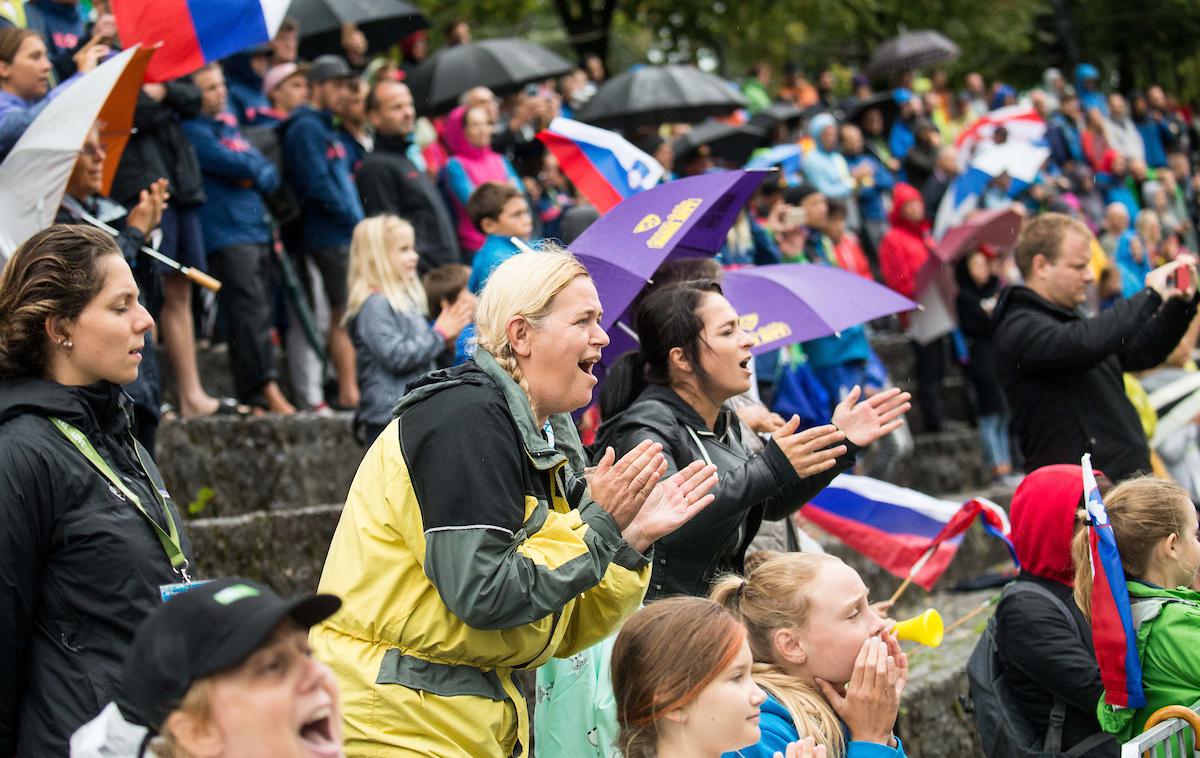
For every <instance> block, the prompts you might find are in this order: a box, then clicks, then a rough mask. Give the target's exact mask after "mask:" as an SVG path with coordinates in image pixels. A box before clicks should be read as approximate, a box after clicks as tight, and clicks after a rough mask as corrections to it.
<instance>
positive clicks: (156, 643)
mask: <svg viewBox="0 0 1200 758" xmlns="http://www.w3.org/2000/svg"><path fill="white" fill-rule="evenodd" d="M341 605H342V601H341V599H340V598H338V597H337V596H336V595H304V596H301V597H298V598H293V599H291V600H285V599H283V598H281V597H280V596H279V595H278V594H276V593H275V592H274V591H273V590H271V589H270V588H269V587H266V586H264V585H262V584H259V583H258V582H254V581H251V580H249V579H243V578H241V577H227V578H224V579H215V580H213V581H210V582H205V583H204V584H201V585H199V586H197V587H195V588H194V589H189V590H188V591H187V592H183V593H180V594H177V595H175V596H173V597H172V598H171V599H170V600H168V601H167V602H166V604H165V605H163V606H161V607H160V608H158V609H156V610H155V611H154V612H153V613H151V614H150V615H149V616H148V617H147V618H146V620H145V621H143V622H142V625H141V626H140V627H138V630H137V633H136V634H135V635H134V638H133V645H132V646H131V647H130V649H129V653H128V654H127V655H126V658H125V668H124V671H123V673H122V676H121V682H120V684H119V685H118V687H117V694H116V697H115V700H116V702H117V705H118V707H120V709H121V713H122V715H124V716H125V718H126V720H127V721H130V722H133V723H136V724H140V725H142V726H144V727H147V728H148V729H150V730H151V731H154V732H158V731H159V730H160V729H161V728H162V725H163V722H164V721H166V719H167V716H168V715H170V713H171V712H172V711H173V710H175V709H176V708H177V707H178V706H179V703H180V701H182V700H183V696H184V695H186V694H187V691H188V689H189V688H190V687H191V686H192V683H193V682H194V681H196V680H197V679H201V678H203V677H206V676H209V675H211V674H215V673H217V672H220V671H224V670H226V669H229V668H233V667H234V666H237V665H239V664H240V663H242V662H243V661H244V660H246V659H247V658H248V657H250V655H251V654H252V653H253V652H254V651H256V650H258V649H259V648H260V647H262V645H263V643H265V642H266V641H267V640H268V639H269V638H270V636H271V634H272V633H273V632H274V631H275V629H276V627H278V626H279V624H280V623H281V622H283V621H284V620H285V619H288V618H290V619H292V620H293V621H295V622H296V623H297V624H299V625H300V626H301V627H303V628H306V629H307V628H308V627H310V626H312V625H314V624H317V623H320V622H321V621H324V620H325V619H327V618H329V617H330V616H332V615H333V614H334V613H336V612H337V609H338V608H340V607H341Z"/></svg>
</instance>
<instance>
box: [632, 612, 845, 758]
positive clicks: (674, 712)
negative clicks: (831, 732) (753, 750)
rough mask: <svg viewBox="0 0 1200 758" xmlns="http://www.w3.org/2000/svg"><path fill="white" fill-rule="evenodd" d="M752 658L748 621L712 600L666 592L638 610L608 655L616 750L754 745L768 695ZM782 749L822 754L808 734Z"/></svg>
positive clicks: (642, 755) (654, 757)
mask: <svg viewBox="0 0 1200 758" xmlns="http://www.w3.org/2000/svg"><path fill="white" fill-rule="evenodd" d="M697 630H704V631H703V633H697ZM752 663H753V659H752V657H751V653H750V646H749V645H748V644H747V640H746V628H745V627H744V626H742V625H741V624H740V623H739V622H738V620H737V619H735V618H734V617H733V615H732V614H730V613H729V612H728V611H727V610H725V609H724V608H722V607H721V606H720V605H718V604H717V603H714V602H712V601H711V600H705V599H704V598H695V597H674V598H668V599H667V600H661V601H659V602H657V603H654V604H653V605H649V606H647V607H645V608H643V609H642V610H640V611H638V612H637V613H635V614H634V615H633V616H632V617H631V618H630V619H629V621H628V622H627V623H626V624H625V626H624V627H623V628H622V629H621V633H620V634H619V635H617V640H616V644H615V645H614V646H613V654H612V682H613V694H614V695H615V696H616V701H617V721H618V723H619V725H620V732H619V733H618V736H617V743H618V746H619V748H620V750H621V754H622V755H624V756H625V758H672V757H673V756H688V757H689V758H695V757H696V756H713V758H716V756H719V755H721V754H722V753H723V752H727V751H736V750H737V749H738V748H740V747H744V746H745V745H752V744H754V742H755V741H757V740H758V736H759V725H758V722H759V706H760V705H761V704H762V702H763V700H764V699H765V698H766V696H765V695H764V694H763V691H762V690H761V689H760V688H759V687H758V685H757V684H755V682H754V679H753V678H752V677H751V665H752ZM785 749H786V750H787V755H788V758H793V756H794V757H795V758H800V757H801V756H807V757H808V758H818V757H819V758H824V755H825V750H824V748H814V746H813V744H812V741H811V740H810V741H808V742H805V743H797V744H794V745H789V746H787V747H786V748H785Z"/></svg>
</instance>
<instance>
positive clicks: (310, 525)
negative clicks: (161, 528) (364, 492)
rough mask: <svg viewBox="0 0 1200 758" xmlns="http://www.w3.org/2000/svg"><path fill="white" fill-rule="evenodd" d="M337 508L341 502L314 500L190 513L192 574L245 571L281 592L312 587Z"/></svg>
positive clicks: (205, 575) (208, 575)
mask: <svg viewBox="0 0 1200 758" xmlns="http://www.w3.org/2000/svg"><path fill="white" fill-rule="evenodd" d="M341 513H342V506H341V505H318V506H312V507H308V508H298V509H293V510H277V511H260V512H258V513H250V514H246V515H241V516H223V517H217V518H200V519H193V520H191V521H190V522H189V523H188V524H187V525H186V528H187V533H188V538H189V539H191V541H192V552H193V553H194V554H195V555H196V558H197V560H196V571H195V575H196V576H197V577H199V578H211V577H217V576H245V577H248V578H250V579H257V580H259V581H262V582H264V583H265V584H267V585H269V586H271V587H273V588H274V589H275V590H277V591H278V592H280V593H282V594H284V595H294V594H299V593H302V592H312V591H314V590H315V589H316V588H317V584H318V582H319V581H320V579H321V569H322V568H323V567H324V565H325V556H326V554H327V553H328V552H329V543H330V542H331V541H332V540H333V532H334V530H335V529H336V528H337V524H338V518H339V517H340V516H341Z"/></svg>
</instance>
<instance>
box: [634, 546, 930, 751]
mask: <svg viewBox="0 0 1200 758" xmlns="http://www.w3.org/2000/svg"><path fill="white" fill-rule="evenodd" d="M712 598H713V600H715V601H717V602H718V603H720V604H721V605H723V606H725V607H726V608H727V609H729V611H730V612H731V613H732V614H733V615H734V616H736V617H738V618H740V619H741V621H742V623H743V624H745V626H746V630H747V635H748V637H749V641H750V650H751V651H752V652H753V654H754V680H755V681H756V682H757V683H758V684H759V686H761V687H762V688H763V689H765V690H766V691H767V699H766V701H765V702H764V703H763V704H762V721H761V727H762V736H761V737H760V738H759V741H758V744H756V745H753V746H751V747H748V748H742V749H740V750H738V751H737V752H731V753H726V755H725V758H738V757H739V756H740V757H741V758H770V757H771V756H773V755H775V754H776V751H779V750H783V749H784V746H785V745H788V744H789V743H791V742H793V741H795V740H797V739H799V738H800V737H801V736H805V737H812V738H814V739H815V740H816V743H817V744H818V745H823V746H825V747H827V748H828V750H829V752H830V754H831V755H834V756H845V757H846V758H867V757H868V756H869V757H870V758H885V757H886V758H901V756H903V755H904V747H903V745H901V743H900V740H899V738H897V737H896V736H895V735H894V734H893V733H892V729H893V727H894V725H895V723H896V715H897V713H898V712H899V709H900V694H901V692H903V690H904V685H905V682H906V681H907V680H908V658H907V656H906V655H905V654H904V653H903V652H902V651H901V650H900V644H899V643H898V642H897V641H896V639H895V638H894V637H893V636H892V634H891V632H890V631H889V622H887V621H885V620H884V619H882V618H880V617H879V616H878V615H876V613H875V611H874V610H873V609H872V608H871V606H870V605H868V601H867V588H866V586H865V585H864V584H863V581H862V579H861V578H860V577H859V575H858V572H856V571H855V570H854V569H852V568H850V567H849V566H847V565H846V564H845V563H843V562H842V561H841V559H839V558H836V557H834V556H832V555H826V554H815V553H780V554H778V555H774V556H772V557H770V558H768V559H767V560H765V561H763V562H762V563H761V564H759V565H758V566H757V567H755V569H754V570H753V571H751V572H749V573H748V574H747V576H746V577H745V578H742V577H740V576H727V577H725V578H724V579H722V580H720V581H719V582H718V583H717V584H716V586H714V587H713V591H712ZM652 607H653V606H652ZM847 683H848V684H847Z"/></svg>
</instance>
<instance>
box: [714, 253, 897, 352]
mask: <svg viewBox="0 0 1200 758" xmlns="http://www.w3.org/2000/svg"><path fill="white" fill-rule="evenodd" d="M721 289H722V290H724V292H725V297H726V298H727V299H728V300H729V302H730V304H732V305H733V307H734V308H735V309H736V310H737V312H738V313H739V314H741V319H742V328H743V329H745V330H746V331H748V332H750V333H751V334H752V335H754V341H755V344H754V347H753V348H752V349H751V352H753V353H754V354H755V355H760V354H762V353H766V352H769V351H771V350H775V349H777V348H780V347H783V346H785V345H792V344H795V343H797V342H806V341H808V340H811V339H816V338H818V337H828V336H829V335H831V334H836V333H838V332H840V331H842V330H843V329H848V328H850V327H852V326H857V325H859V324H864V323H866V322H868V321H870V320H872V319H876V318H880V317H881V316H888V315H891V314H893V313H900V312H901V311H908V310H912V309H914V308H916V307H917V304H916V303H914V302H913V301H911V300H909V299H908V298H906V297H904V296H902V295H900V294H897V293H896V292H893V291H892V290H890V289H888V288H887V287H884V286H883V285H882V284H877V283H875V282H873V281H871V280H869V279H865V278H863V277H861V276H859V275H858V274H852V273H850V272H849V271H844V270H842V269H840V268H834V267H832V266H825V265H819V264H812V263H777V264H773V265H770V266H755V267H753V268H740V269H736V270H734V271H726V272H725V279H724V281H723V282H722V283H721Z"/></svg>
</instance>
